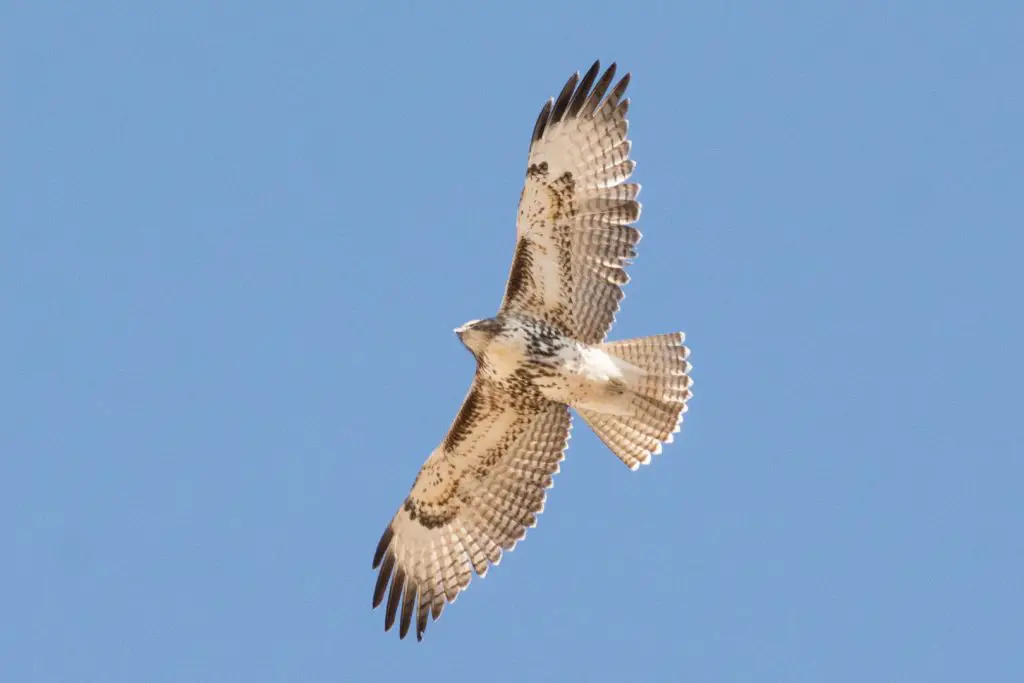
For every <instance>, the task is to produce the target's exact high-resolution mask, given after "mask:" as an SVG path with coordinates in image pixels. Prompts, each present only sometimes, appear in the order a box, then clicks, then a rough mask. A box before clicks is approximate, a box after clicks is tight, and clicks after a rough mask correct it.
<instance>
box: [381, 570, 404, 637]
mask: <svg viewBox="0 0 1024 683" xmlns="http://www.w3.org/2000/svg"><path fill="white" fill-rule="evenodd" d="M403 588H405V570H404V569H402V567H401V566H399V567H398V571H396V572H395V580H394V581H392V582H391V590H390V591H388V606H387V611H385V612H384V630H385V631H390V630H391V627H392V626H394V625H395V617H396V616H397V615H398V602H399V600H400V599H401V597H402V589H403Z"/></svg>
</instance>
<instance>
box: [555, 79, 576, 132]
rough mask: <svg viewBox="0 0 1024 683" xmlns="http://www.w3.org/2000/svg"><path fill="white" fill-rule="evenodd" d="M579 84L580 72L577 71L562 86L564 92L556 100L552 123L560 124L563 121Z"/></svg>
mask: <svg viewBox="0 0 1024 683" xmlns="http://www.w3.org/2000/svg"><path fill="white" fill-rule="evenodd" d="M579 82H580V72H579V71H577V72H575V73H574V74H573V75H572V76H570V77H569V80H568V81H566V82H565V85H564V86H562V92H560V93H558V97H556V98H555V106H554V107H553V108H552V109H551V123H558V122H559V121H561V120H562V117H563V116H564V115H565V110H566V108H567V107H568V106H569V100H570V98H571V97H572V94H573V93H574V92H575V91H576V84H577V83H579Z"/></svg>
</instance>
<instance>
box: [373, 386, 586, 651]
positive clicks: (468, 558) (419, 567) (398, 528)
mask: <svg viewBox="0 0 1024 683" xmlns="http://www.w3.org/2000/svg"><path fill="white" fill-rule="evenodd" d="M569 428H570V417H569V411H568V409H567V408H566V407H565V406H564V405H561V404H558V403H546V404H544V405H543V406H542V407H539V408H535V409H524V408H521V407H517V406H515V405H513V403H512V401H511V399H510V398H509V397H508V395H507V394H506V393H504V392H502V391H501V390H500V389H498V388H496V387H494V386H493V385H491V384H490V383H488V382H487V381H484V380H481V379H480V378H479V377H478V378H477V379H476V380H474V382H473V386H472V388H471V389H470V390H469V393H468V394H467V396H466V399H465V401H464V402H463V404H462V409H461V410H460V411H459V414H458V416H457V417H456V418H455V422H454V423H453V424H452V427H451V429H450V430H449V432H448V435H447V436H446V437H445V439H444V441H443V442H442V443H441V445H440V446H438V447H437V448H436V449H435V450H434V452H433V453H431V454H430V457H429V458H428V459H427V462H426V464H424V465H423V469H421V470H420V473H419V475H417V477H416V481H415V482H414V483H413V487H412V491H411V492H410V493H409V496H408V497H407V498H406V499H405V502H404V503H403V504H402V507H401V508H400V509H399V510H398V512H397V514H395V516H394V518H393V519H392V520H391V523H390V524H389V525H388V528H387V529H386V530H385V531H384V535H383V536H382V537H381V539H380V543H379V544H378V545H377V552H376V554H375V555H374V557H373V568H374V569H377V568H378V567H379V568H380V574H379V575H378V577H377V585H376V586H375V588H374V591H373V606H374V607H375V608H376V607H377V606H379V605H380V604H381V602H383V601H384V594H385V592H387V594H388V599H387V607H386V608H385V612H384V630H385V631H387V630H390V629H391V627H392V626H393V625H394V623H395V618H396V616H397V615H398V613H399V606H401V622H400V626H399V635H400V637H402V638H404V637H405V636H406V634H407V633H408V632H409V626H410V624H411V623H412V617H413V614H414V613H415V614H416V638H417V639H418V640H422V638H423V631H424V630H425V629H426V627H427V615H428V613H429V614H431V615H432V616H433V618H434V619H437V618H438V617H439V616H440V615H441V611H442V610H443V609H444V606H445V603H446V602H454V601H455V598H456V597H457V596H458V594H459V592H460V591H462V590H464V589H465V588H466V586H468V585H469V580H470V578H471V576H472V570H476V573H477V574H479V575H480V576H483V575H484V574H485V573H486V572H487V569H488V567H489V566H490V565H491V564H498V562H499V561H500V560H501V553H502V551H503V550H512V548H513V547H515V545H516V542H518V541H519V540H521V539H522V538H523V537H524V536H525V535H526V529H527V527H532V526H534V524H535V523H536V515H538V514H539V513H540V512H541V510H542V509H543V508H544V498H545V495H546V489H547V488H548V487H550V486H551V478H552V476H553V475H554V474H555V473H556V472H557V471H558V467H559V462H561V460H562V458H563V457H564V452H565V447H566V445H567V442H568V438H569ZM417 601H418V605H417Z"/></svg>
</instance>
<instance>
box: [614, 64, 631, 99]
mask: <svg viewBox="0 0 1024 683" xmlns="http://www.w3.org/2000/svg"><path fill="white" fill-rule="evenodd" d="M632 76H633V74H631V73H630V72H628V71H627V72H626V75H625V76H623V77H622V80H620V81H619V83H618V85H616V86H615V90H613V91H612V97H614V98H615V99H618V98H620V97H622V96H623V95H624V94H625V92H626V88H628V87H629V79H630V78H632Z"/></svg>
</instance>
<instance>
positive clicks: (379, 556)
mask: <svg viewBox="0 0 1024 683" xmlns="http://www.w3.org/2000/svg"><path fill="white" fill-rule="evenodd" d="M394 535H395V532H394V530H393V529H392V528H391V525H390V524H388V528H387V529H385V530H384V534H383V535H381V537H380V541H378V542H377V550H376V551H375V552H374V553H373V569H376V568H377V567H379V566H380V562H381V560H383V559H384V553H385V552H387V549H388V546H389V545H391V539H392V537H394Z"/></svg>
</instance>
